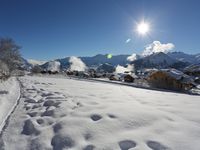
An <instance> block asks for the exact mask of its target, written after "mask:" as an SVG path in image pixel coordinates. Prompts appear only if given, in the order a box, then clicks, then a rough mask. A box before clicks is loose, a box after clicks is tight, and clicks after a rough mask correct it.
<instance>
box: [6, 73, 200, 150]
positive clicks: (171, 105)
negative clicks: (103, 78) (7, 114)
mask: <svg viewBox="0 0 200 150" xmlns="http://www.w3.org/2000/svg"><path fill="white" fill-rule="evenodd" d="M20 80H21V82H22V85H23V88H22V96H21V97H22V98H21V101H20V104H19V106H18V108H17V109H16V111H15V113H14V114H13V115H12V117H11V118H10V122H9V125H8V127H7V128H6V130H5V132H4V134H3V137H2V138H3V141H4V148H5V149H8V150H29V149H32V150H40V149H41V150H46V149H48V150H49V149H50V150H51V149H54V150H61V149H69V150H92V149H97V150H120V149H121V150H127V149H133V150H151V149H153V150H168V149H171V150H199V149H200V142H199V141H200V115H199V114H200V97H199V96H192V95H187V94H178V93H171V92H159V91H153V90H144V89H138V88H133V87H128V86H123V85H114V84H110V83H100V82H95V81H79V80H75V79H58V78H50V77H23V78H21V79H20ZM2 147H3V146H2Z"/></svg>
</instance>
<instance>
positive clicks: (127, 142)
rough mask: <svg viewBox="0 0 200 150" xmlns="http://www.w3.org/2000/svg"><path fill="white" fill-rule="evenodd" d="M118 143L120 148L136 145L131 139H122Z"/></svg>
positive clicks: (126, 149)
mask: <svg viewBox="0 0 200 150" xmlns="http://www.w3.org/2000/svg"><path fill="white" fill-rule="evenodd" d="M118 144H119V147H120V149H121V150H129V149H131V148H134V147H136V143H135V142H134V141H132V140H123V141H120V142H118Z"/></svg>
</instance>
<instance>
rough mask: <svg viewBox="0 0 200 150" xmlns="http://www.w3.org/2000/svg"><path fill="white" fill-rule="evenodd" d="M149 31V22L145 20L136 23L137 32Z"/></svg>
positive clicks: (144, 32)
mask: <svg viewBox="0 0 200 150" xmlns="http://www.w3.org/2000/svg"><path fill="white" fill-rule="evenodd" d="M148 31H149V24H148V23H145V22H141V23H139V24H138V25H137V32H138V33H139V34H142V35H145V34H147V33H148Z"/></svg>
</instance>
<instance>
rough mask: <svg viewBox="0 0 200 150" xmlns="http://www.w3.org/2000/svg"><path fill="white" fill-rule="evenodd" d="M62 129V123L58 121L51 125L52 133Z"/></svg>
mask: <svg viewBox="0 0 200 150" xmlns="http://www.w3.org/2000/svg"><path fill="white" fill-rule="evenodd" d="M61 129H62V125H61V124H60V123H56V124H55V125H54V126H53V131H54V133H57V132H58V131H60V130H61Z"/></svg>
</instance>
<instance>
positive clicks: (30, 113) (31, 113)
mask: <svg viewBox="0 0 200 150" xmlns="http://www.w3.org/2000/svg"><path fill="white" fill-rule="evenodd" d="M27 115H29V116H30V117H35V116H36V115H37V112H29V113H27Z"/></svg>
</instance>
